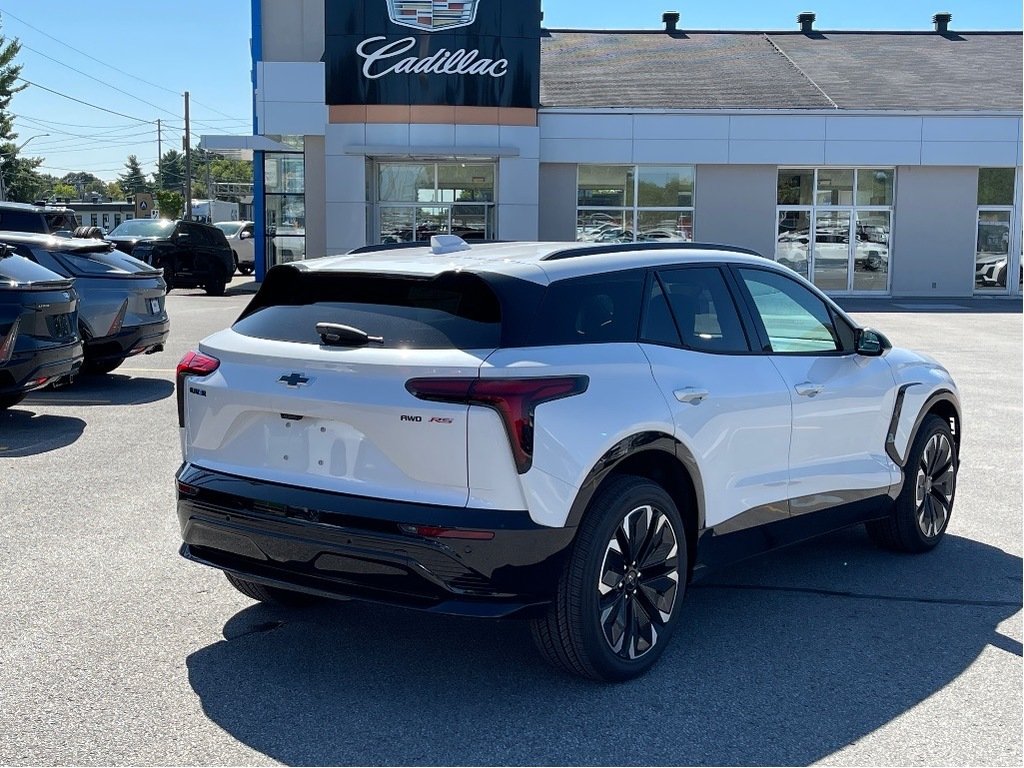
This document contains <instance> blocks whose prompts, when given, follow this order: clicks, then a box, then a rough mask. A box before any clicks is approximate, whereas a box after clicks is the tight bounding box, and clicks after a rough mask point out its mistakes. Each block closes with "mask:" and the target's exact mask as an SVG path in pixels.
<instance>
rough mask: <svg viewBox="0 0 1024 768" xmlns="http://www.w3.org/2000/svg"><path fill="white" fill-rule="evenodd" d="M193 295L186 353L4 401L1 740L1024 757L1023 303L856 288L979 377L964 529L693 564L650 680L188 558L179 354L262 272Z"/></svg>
mask: <svg viewBox="0 0 1024 768" xmlns="http://www.w3.org/2000/svg"><path fill="white" fill-rule="evenodd" d="M235 283H236V286H235V287H234V288H233V290H232V291H231V293H232V295H229V296H226V297H221V298H216V297H208V296H205V295H203V294H202V293H201V292H196V291H175V292H173V293H172V294H170V296H169V298H168V312H169V314H170V316H171V327H172V331H171V339H170V343H169V344H168V348H167V350H166V351H165V352H163V353H160V354H157V355H153V356H149V357H139V358H133V359H131V360H129V361H128V362H127V363H126V364H125V365H124V366H123V367H122V368H120V369H118V370H117V371H116V372H115V373H114V374H113V375H110V376H99V377H91V378H82V379H80V380H79V381H78V382H77V383H76V384H75V385H74V386H73V387H72V388H69V389H64V390H60V391H56V392H49V391H48V392H43V393H40V394H37V395H34V396H32V397H30V398H29V399H27V400H26V401H25V402H24V403H23V404H22V405H20V406H18V407H16V408H14V409H12V410H10V411H9V412H7V413H5V414H0V478H2V484H0V489H2V493H0V520H2V525H0V555H2V568H3V570H2V579H0V606H2V608H0V612H2V613H0V616H2V618H3V620H2V621H0V763H3V764H19V765H20V764H80V765H98V764H204V765H206V764H218V765H219V764H231V765H240V764H258V765H265V764H275V763H283V764H354V765H375V764H407V765H445V764H471V765H489V764H514V765H521V764H522V765H531V764H545V765H548V764H556V765H634V764H636V765H691V764H692V765H702V764H708V765H728V764H744V765H774V764H809V763H817V762H820V763H824V764H835V765H875V764H877V765H933V764H970V765H1021V763H1022V762H1024V753H1022V744H1021V741H1022V738H1021V722H1022V716H1024V713H1022V646H1021V641H1022V626H1021V612H1020V611H1021V581H1022V565H1021V545H1022V462H1021V446H1022V432H1021V425H1022V375H1021V372H1022V346H1024V345H1022V324H1021V313H1020V306H1021V305H1020V302H1019V301H1017V302H1011V301H1002V302H999V301H992V300H990V301H968V300H944V301H943V302H941V303H940V304H937V303H934V302H933V303H931V304H928V303H922V302H900V301H898V300H893V301H889V302H859V303H858V302H850V303H849V306H850V309H851V310H852V311H854V314H855V317H857V318H858V320H860V321H861V322H863V323H865V324H868V325H871V326H872V327H875V328H878V329H880V330H882V331H883V332H885V333H886V334H888V335H889V336H890V338H891V339H892V340H893V342H894V343H896V344H898V345H902V346H908V347H912V348H915V349H922V350H925V351H928V352H930V353H932V354H933V355H935V356H936V357H938V358H940V359H941V360H942V361H943V362H944V363H945V364H946V365H947V366H948V367H949V368H950V369H951V370H952V372H953V374H954V376H955V377H956V378H957V380H958V382H959V383H960V385H961V387H962V389H963V395H964V404H965V418H964V447H963V454H962V461H963V466H962V470H961V474H960V480H959V486H958V490H957V501H956V509H955V512H954V516H953V519H952V521H951V523H950V528H949V532H948V534H947V536H946V539H945V540H944V542H943V543H942V544H941V545H940V547H938V548H937V549H936V550H935V551H934V552H932V553H930V554H927V555H922V556H906V555H902V556H901V555H896V554H892V553H887V552H882V551H879V550H877V549H875V548H874V547H873V546H872V545H871V544H870V543H869V541H868V540H867V537H866V535H865V534H864V533H863V531H862V530H861V529H859V528H857V529H851V530H847V531H843V532H839V533H835V534H832V535H829V536H827V537H824V538H822V539H819V540H816V541H814V542H811V543H808V544H804V545H800V546H797V547H793V548H790V549H786V550H783V551H779V552H776V553H772V554H770V555H766V556H764V557H761V558H759V559H756V560H752V561H749V562H747V563H744V564H742V565H739V566H735V567H733V568H730V569H728V570H724V571H721V572H719V573H718V574H717V575H715V576H713V577H711V578H709V579H707V580H706V581H703V582H700V583H698V584H696V585H694V586H693V587H692V588H691V589H690V591H689V592H688V594H687V597H686V602H685V610H686V617H685V620H684V622H683V625H682V627H681V630H680V631H679V633H678V634H677V636H676V638H675V639H674V642H673V645H672V646H671V647H670V649H669V650H668V651H667V652H666V654H665V656H664V657H663V659H662V660H661V662H660V663H659V664H658V665H657V666H656V667H655V668H654V669H653V670H652V672H651V673H650V674H649V675H647V676H646V677H644V678H642V679H640V680H636V681H632V682H630V683H626V684H621V685H600V684H595V683H589V682H584V681H580V680H576V679H574V678H571V677H568V676H566V675H564V674H562V673H559V672H556V671H554V670H552V669H549V668H548V667H546V666H545V665H544V663H543V662H542V661H541V659H540V657H539V656H538V655H537V653H536V652H535V651H534V649H533V647H532V644H531V642H530V638H529V632H528V630H527V628H526V627H525V626H524V625H522V624H520V623H515V622H488V621H472V620H468V619H454V618H446V617H440V616H428V615H421V614H418V613H414V612H409V611H402V610H398V609H392V608H382V607H378V606H372V605H365V604H360V603H356V602H351V603H338V604H330V605H327V606H325V607H320V608H313V609H304V610H301V611H294V612H289V611H285V610H280V609H274V608H269V607H265V606H262V605H259V604H256V603H253V602H252V601H251V600H249V599H247V598H245V597H244V596H242V595H241V594H239V593H238V592H236V591H235V590H234V589H232V588H231V587H230V586H229V585H228V584H227V582H226V581H225V580H224V578H223V577H222V576H221V575H220V574H219V573H218V572H216V571H213V570H211V569H206V568H203V567H201V566H198V565H194V564H191V563H188V562H186V561H184V560H182V559H181V558H180V557H179V556H178V554H177V551H178V545H179V542H180V538H179V532H178V523H177V519H176V517H175V514H174V490H173V474H174V472H175V470H176V469H177V467H178V465H179V463H180V459H181V457H180V448H179V441H178V432H177V426H176V416H175V400H174V394H173V379H174V366H175V364H176V362H177V360H178V359H179V357H180V356H181V355H182V354H183V353H184V352H185V351H187V350H188V349H189V348H190V347H191V346H192V345H194V344H195V342H196V341H198V340H199V339H201V338H202V337H203V336H205V335H207V334H208V333H211V332H212V331H214V330H218V329H220V328H223V327H225V326H227V325H228V324H230V322H231V321H232V320H233V319H234V317H235V316H236V315H237V314H238V312H239V311H240V310H241V309H242V307H244V306H245V303H246V302H247V300H248V298H249V296H248V294H247V293H246V289H245V288H244V287H242V286H241V284H240V278H236V281H235Z"/></svg>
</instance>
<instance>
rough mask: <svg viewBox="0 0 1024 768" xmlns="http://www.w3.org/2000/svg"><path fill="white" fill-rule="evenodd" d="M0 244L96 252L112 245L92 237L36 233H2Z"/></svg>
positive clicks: (52, 249) (0, 232)
mask: <svg viewBox="0 0 1024 768" xmlns="http://www.w3.org/2000/svg"><path fill="white" fill-rule="evenodd" d="M0 243H18V244H20V245H39V246H42V247H44V248H46V249H47V250H51V251H85V250H91V251H95V250H96V248H97V247H100V246H108V247H110V243H108V242H107V241H106V240H97V239H96V238H92V237H75V238H71V237H58V236H56V235H43V234H39V233H36V232H3V231H0Z"/></svg>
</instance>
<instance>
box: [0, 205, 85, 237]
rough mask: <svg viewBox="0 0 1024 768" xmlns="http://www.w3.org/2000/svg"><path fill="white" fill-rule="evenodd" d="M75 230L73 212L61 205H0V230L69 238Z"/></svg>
mask: <svg viewBox="0 0 1024 768" xmlns="http://www.w3.org/2000/svg"><path fill="white" fill-rule="evenodd" d="M76 229H78V220H77V219H76V218H75V212H74V211H73V210H71V209H70V208H65V207H64V206H62V205H29V204H28V203H0V230H4V231H6V232H35V233H37V234H41V235H64V236H65V237H71V235H72V233H74V231H75V230H76Z"/></svg>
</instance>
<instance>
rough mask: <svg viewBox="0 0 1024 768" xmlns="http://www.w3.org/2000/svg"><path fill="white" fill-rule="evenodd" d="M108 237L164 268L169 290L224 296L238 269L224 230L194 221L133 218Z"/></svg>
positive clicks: (117, 245)
mask: <svg viewBox="0 0 1024 768" xmlns="http://www.w3.org/2000/svg"><path fill="white" fill-rule="evenodd" d="M107 240H108V241H109V242H111V243H113V244H114V245H115V246H116V247H117V249H118V250H120V251H122V252H124V253H127V254H128V255H129V256H134V257H135V258H137V259H139V260H141V261H144V262H146V263H147V264H150V265H152V266H154V267H158V268H160V269H163V271H164V280H165V281H166V282H167V289H168V290H170V289H171V288H205V289H206V292H207V293H208V294H210V295H211V296H221V295H223V293H224V288H225V286H226V285H227V284H228V283H230V282H231V277H232V275H233V274H234V272H235V259H234V254H233V253H232V251H231V246H230V245H228V241H227V239H226V238H225V237H224V233H223V232H221V231H220V230H219V229H217V228H216V227H211V226H209V225H207V224H199V223H197V222H194V221H169V220H167V219H131V220H130V221H126V222H123V223H122V224H121V225H120V226H118V227H116V228H115V229H114V230H113V231H112V232H111V233H110V234H109V235H107Z"/></svg>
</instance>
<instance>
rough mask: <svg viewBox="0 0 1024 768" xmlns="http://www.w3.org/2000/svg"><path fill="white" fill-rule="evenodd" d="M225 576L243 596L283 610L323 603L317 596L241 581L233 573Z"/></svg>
mask: <svg viewBox="0 0 1024 768" xmlns="http://www.w3.org/2000/svg"><path fill="white" fill-rule="evenodd" d="M224 575H225V576H226V577H227V579H228V583H229V584H231V586H233V587H234V588H235V589H237V590H238V591H239V592H241V593H242V594H243V595H245V596H246V597H251V598H252V599H253V600H258V601H259V602H261V603H267V604H269V605H277V606H280V607H282V608H302V607H305V606H307V605H313V604H314V603H318V602H321V600H322V599H323V598H319V597H317V596H316V595H308V594H306V593H305V592H294V591H292V590H290V589H282V588H280V587H271V586H268V585H266V584H258V583H256V582H255V581H248V580H247V579H241V578H239V577H238V576H235V575H234V574H231V573H225V574H224Z"/></svg>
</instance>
